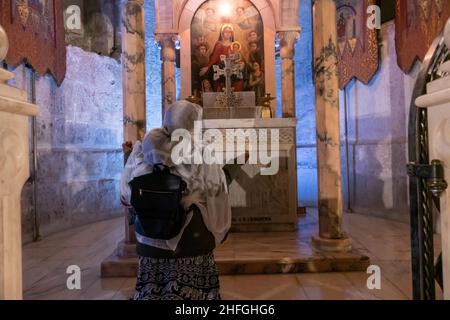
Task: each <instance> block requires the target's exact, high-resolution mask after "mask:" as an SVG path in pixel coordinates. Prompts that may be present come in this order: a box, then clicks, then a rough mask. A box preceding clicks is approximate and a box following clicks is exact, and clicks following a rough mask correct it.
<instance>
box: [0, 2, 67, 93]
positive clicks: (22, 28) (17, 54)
mask: <svg viewBox="0 0 450 320" xmlns="http://www.w3.org/2000/svg"><path fill="white" fill-rule="evenodd" d="M0 9H1V10H0V24H1V25H2V26H3V27H4V29H5V30H6V33H7V34H8V38H9V41H10V49H9V51H8V55H7V56H6V62H7V63H8V64H9V65H10V66H12V67H16V66H18V65H19V64H21V63H22V62H23V61H27V62H28V63H29V64H30V65H31V66H32V67H33V68H34V69H35V70H36V71H37V73H39V74H40V75H44V74H46V73H47V72H50V73H51V74H52V75H53V77H54V78H55V80H56V82H57V84H58V85H60V84H61V83H62V81H63V79H64V76H65V73H66V44H65V35H64V21H63V10H62V1H59V0H0Z"/></svg>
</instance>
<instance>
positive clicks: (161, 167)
mask: <svg viewBox="0 0 450 320" xmlns="http://www.w3.org/2000/svg"><path fill="white" fill-rule="evenodd" d="M153 171H154V172H158V173H163V172H165V173H170V168H169V167H168V166H166V165H164V164H162V163H157V164H155V165H153Z"/></svg>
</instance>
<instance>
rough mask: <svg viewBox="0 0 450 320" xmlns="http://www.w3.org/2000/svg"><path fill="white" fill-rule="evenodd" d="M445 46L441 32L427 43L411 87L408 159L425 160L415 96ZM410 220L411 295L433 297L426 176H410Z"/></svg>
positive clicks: (424, 128) (424, 130)
mask: <svg viewBox="0 0 450 320" xmlns="http://www.w3.org/2000/svg"><path fill="white" fill-rule="evenodd" d="M447 55H448V50H447V48H446V47H445V45H444V44H443V41H442V36H440V37H438V38H437V39H436V40H435V41H434V42H433V44H432V45H431V47H430V50H429V51H428V53H427V55H426V57H425V59H424V62H423V64H422V69H421V71H420V74H419V76H418V78H417V82H416V85H415V87H414V92H413V97H412V101H411V106H410V114H409V127H408V142H409V147H408V148H409V162H410V163H414V164H429V161H430V159H429V154H428V147H429V146H428V117H427V109H426V108H418V107H417V106H416V104H415V100H416V98H417V97H419V96H421V95H423V94H425V93H426V85H427V83H428V82H430V81H432V80H434V78H435V77H436V76H437V75H436V72H437V69H438V67H439V65H440V64H441V63H442V62H443V61H444V60H445V59H446V57H447ZM409 194H410V224H411V264H412V274H413V298H414V299H415V300H434V299H435V294H436V288H435V265H434V246H433V236H434V225H433V205H432V204H433V198H432V195H431V193H430V192H429V191H428V188H427V180H426V179H425V178H421V177H414V176H411V177H410V184H409Z"/></svg>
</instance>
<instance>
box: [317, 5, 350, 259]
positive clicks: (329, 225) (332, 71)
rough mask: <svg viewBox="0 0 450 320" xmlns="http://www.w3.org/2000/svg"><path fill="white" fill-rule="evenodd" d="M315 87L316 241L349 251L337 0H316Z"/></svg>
mask: <svg viewBox="0 0 450 320" xmlns="http://www.w3.org/2000/svg"><path fill="white" fill-rule="evenodd" d="M313 33H314V77H315V89H316V126H317V162H318V182H319V234H318V235H317V236H315V237H313V244H314V246H315V247H317V248H318V249H322V250H326V251H337V252H342V251H349V250H351V248H352V241H351V239H349V238H348V237H347V236H346V235H345V233H344V232H343V230H342V218H343V206H342V186H341V160H340V159H341V157H340V125H339V121H340V118H339V91H338V89H339V87H338V68H337V51H336V43H337V29H336V2H335V1H334V0H316V1H314V8H313Z"/></svg>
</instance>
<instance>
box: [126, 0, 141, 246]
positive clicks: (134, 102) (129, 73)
mask: <svg viewBox="0 0 450 320" xmlns="http://www.w3.org/2000/svg"><path fill="white" fill-rule="evenodd" d="M143 4H144V0H128V1H123V2H122V7H121V8H122V21H121V33H122V65H123V129H124V140H125V141H132V142H133V143H134V142H135V141H137V140H141V139H142V138H143V137H144V135H145V131H146V100H145V91H146V90H145V89H146V88H145V85H146V84H145V27H144V22H145V18H144V8H143ZM125 238H126V239H125V241H126V242H127V243H134V242H135V236H134V230H133V228H132V227H129V224H128V219H125Z"/></svg>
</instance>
